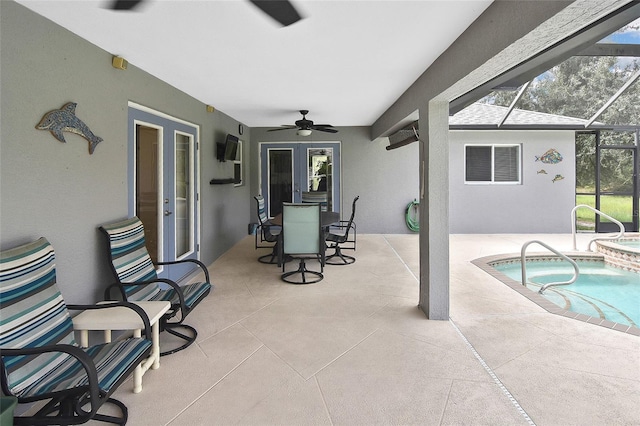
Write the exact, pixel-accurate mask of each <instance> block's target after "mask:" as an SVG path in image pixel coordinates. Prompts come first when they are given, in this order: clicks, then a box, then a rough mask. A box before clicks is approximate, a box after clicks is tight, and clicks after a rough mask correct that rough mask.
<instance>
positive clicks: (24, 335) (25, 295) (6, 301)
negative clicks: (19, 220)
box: [0, 238, 151, 397]
mask: <svg viewBox="0 0 640 426" xmlns="http://www.w3.org/2000/svg"><path fill="white" fill-rule="evenodd" d="M75 343H76V342H75V340H74V338H73V322H72V321H71V318H70V316H69V312H68V310H67V308H66V305H65V303H64V300H63V298H62V295H61V294H60V292H59V290H58V288H57V286H56V271H55V253H54V251H53V247H52V246H51V244H49V242H48V241H47V240H46V239H45V238H40V239H38V240H37V241H35V242H33V243H29V244H25V245H23V246H20V247H16V248H14V249H10V250H6V251H3V252H2V253H0V348H2V349H16V348H30V347H41V346H47V345H55V344H68V345H75ZM150 346H151V342H150V341H148V340H145V339H127V340H124V341H120V342H116V343H108V344H104V345H97V346H93V347H91V348H88V349H85V351H86V353H87V354H88V355H89V356H90V357H91V358H92V359H93V360H94V362H95V365H96V370H97V372H98V382H99V386H100V388H101V389H102V390H103V391H105V392H110V390H111V387H112V386H113V385H114V384H115V383H116V382H117V381H118V380H119V379H120V378H121V377H122V375H123V374H124V373H126V371H127V370H128V369H129V368H130V367H131V365H132V363H133V362H134V361H137V360H138V358H139V357H140V356H141V355H142V354H144V353H145V351H146V350H147V349H148V348H150ZM2 360H3V362H4V364H5V367H6V369H7V373H8V374H7V376H8V386H9V389H10V390H11V392H12V393H13V394H14V395H15V396H18V397H30V396H37V395H41V394H43V393H49V392H55V391H58V390H64V389H69V388H72V387H76V386H83V385H86V384H88V378H87V375H86V373H85V370H84V368H82V366H81V364H80V363H79V362H78V361H77V360H76V359H75V358H73V357H72V356H71V355H69V354H66V353H60V352H52V353H46V354H42V355H37V356H3V357H2Z"/></svg>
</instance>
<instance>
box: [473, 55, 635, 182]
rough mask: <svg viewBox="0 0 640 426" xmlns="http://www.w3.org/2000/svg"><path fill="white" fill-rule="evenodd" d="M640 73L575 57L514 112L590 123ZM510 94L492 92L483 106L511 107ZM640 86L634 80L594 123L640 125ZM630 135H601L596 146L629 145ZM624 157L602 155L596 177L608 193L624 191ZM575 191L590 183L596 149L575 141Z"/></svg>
mask: <svg viewBox="0 0 640 426" xmlns="http://www.w3.org/2000/svg"><path fill="white" fill-rule="evenodd" d="M639 69H640V62H639V61H638V59H637V58H636V59H634V60H627V61H622V60H620V58H616V57H608V56H574V57H571V58H569V59H567V60H566V61H564V62H562V63H560V64H558V65H556V66H555V67H553V68H552V69H550V70H549V71H547V72H545V73H544V74H542V75H540V76H539V77H538V78H536V79H535V80H534V81H533V82H532V84H531V85H530V87H529V88H528V89H527V90H526V91H525V93H524V95H523V96H522V98H521V99H520V100H519V101H518V103H517V104H516V107H517V108H520V109H524V110H530V111H538V112H544V113H549V114H557V115H564V116H568V117H575V118H582V119H589V118H591V117H592V116H593V115H594V114H595V113H596V112H597V111H598V110H599V109H600V108H601V107H602V106H603V105H604V104H605V102H607V101H608V100H609V99H610V98H611V97H612V96H613V95H614V94H615V93H616V92H617V91H618V90H619V89H620V87H622V86H623V85H624V83H625V82H626V81H627V80H628V79H629V78H630V77H631V76H632V75H633V74H634V73H636V72H637V71H638V70H639ZM514 97H515V94H514V93H513V92H496V93H493V94H492V95H490V96H488V97H486V98H484V100H483V102H485V103H491V104H495V105H503V106H507V105H510V103H511V101H512V100H513V99H514ZM639 99H640V82H639V80H636V81H635V82H634V83H633V84H632V85H631V87H629V88H628V89H627V90H626V92H625V93H624V94H623V95H622V96H621V97H620V98H618V100H617V101H615V102H614V103H613V104H612V105H611V106H610V107H609V108H608V109H607V110H605V112H604V113H603V114H601V115H600V116H599V117H598V118H597V119H596V121H597V122H600V123H604V124H617V125H623V124H624V125H638V124H640V102H639V101H638V100H639ZM633 140H634V139H633V134H632V133H630V132H602V133H601V144H606V145H611V144H615V145H621V144H630V143H633ZM626 154H627V153H625V152H623V151H615V150H607V151H606V153H605V154H604V155H603V158H601V172H602V174H603V177H604V178H605V179H604V180H605V181H606V182H609V185H608V186H609V187H608V188H607V190H610V191H616V190H621V189H623V188H625V189H626V188H628V187H629V182H630V179H632V174H631V173H629V170H628V166H627V165H629V164H630V165H631V167H632V163H630V162H629V161H628V159H626V158H622V157H623V156H625V155H626ZM576 156H577V164H578V167H577V180H578V186H579V187H580V186H591V185H593V183H594V179H593V176H594V166H595V163H594V159H595V144H594V143H593V142H591V141H590V140H589V139H588V138H584V137H579V138H578V139H577V145H576Z"/></svg>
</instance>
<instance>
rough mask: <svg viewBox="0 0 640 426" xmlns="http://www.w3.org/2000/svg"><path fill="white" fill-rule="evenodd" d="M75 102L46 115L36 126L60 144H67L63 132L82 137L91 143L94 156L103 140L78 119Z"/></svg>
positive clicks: (90, 146)
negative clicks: (46, 131) (47, 132)
mask: <svg viewBox="0 0 640 426" xmlns="http://www.w3.org/2000/svg"><path fill="white" fill-rule="evenodd" d="M76 105H78V104H76V103H75V102H67V103H66V104H64V105H63V106H62V108H60V109H55V110H53V111H49V112H48V113H46V114H45V115H44V116H43V117H42V120H40V123H38V125H37V126H36V129H38V130H48V131H50V132H51V134H52V135H53V136H54V137H55V138H56V139H58V140H59V141H60V142H65V143H66V142H67V141H66V140H65V139H64V135H63V134H62V132H71V133H75V134H77V135H80V136H82V137H83V138H85V139H86V140H87V141H89V154H93V151H94V150H95V149H96V145H98V144H99V143H100V142H102V138H101V137H99V136H96V135H94V134H93V132H92V131H91V130H89V127H87V125H86V124H84V122H83V121H82V120H80V119H79V118H78V117H76Z"/></svg>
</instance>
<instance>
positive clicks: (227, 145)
mask: <svg viewBox="0 0 640 426" xmlns="http://www.w3.org/2000/svg"><path fill="white" fill-rule="evenodd" d="M237 152H238V137H237V136H233V135H232V134H228V135H227V138H226V140H225V141H224V143H218V145H217V154H216V156H217V157H218V160H219V161H234V160H235V159H236V155H237Z"/></svg>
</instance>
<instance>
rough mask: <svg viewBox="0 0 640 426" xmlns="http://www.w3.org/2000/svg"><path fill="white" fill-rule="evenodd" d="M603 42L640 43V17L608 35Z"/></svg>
mask: <svg viewBox="0 0 640 426" xmlns="http://www.w3.org/2000/svg"><path fill="white" fill-rule="evenodd" d="M601 42H602V43H622V44H640V18H639V19H636V20H635V21H633V22H631V23H630V24H629V25H626V26H624V27H622V29H620V30H618V31H616V32H615V33H613V34H611V35H610V36H608V37H605V38H604V39H603V40H602V41H601Z"/></svg>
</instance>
